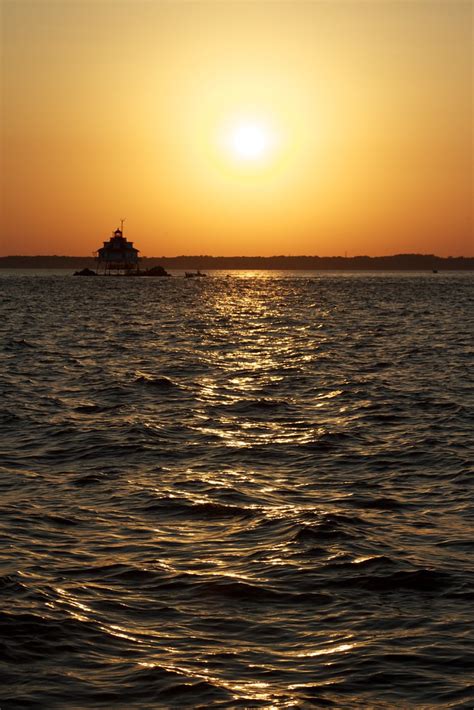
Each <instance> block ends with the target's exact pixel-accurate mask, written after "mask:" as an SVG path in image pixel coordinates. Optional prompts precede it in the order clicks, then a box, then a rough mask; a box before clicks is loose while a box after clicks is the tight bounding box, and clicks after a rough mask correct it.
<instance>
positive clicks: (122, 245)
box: [97, 220, 139, 274]
mask: <svg viewBox="0 0 474 710" xmlns="http://www.w3.org/2000/svg"><path fill="white" fill-rule="evenodd" d="M123 223H124V220H122V223H121V229H116V230H115V232H114V233H113V235H112V236H111V238H110V239H109V241H108V242H104V246H103V247H101V248H100V249H99V250H98V251H97V271H99V272H102V273H104V274H112V273H115V274H135V273H136V274H138V271H139V266H138V249H136V248H135V247H134V246H133V242H129V241H128V240H127V239H125V237H124V236H123Z"/></svg>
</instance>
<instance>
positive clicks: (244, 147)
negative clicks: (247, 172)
mask: <svg viewBox="0 0 474 710" xmlns="http://www.w3.org/2000/svg"><path fill="white" fill-rule="evenodd" d="M271 142H272V141H271V135H270V131H269V129H268V128H267V127H266V126H265V125H263V124H261V123H257V122H253V121H245V122H241V123H238V124H236V125H234V126H233V127H232V129H231V131H230V141H229V143H230V149H231V151H232V153H233V154H234V155H235V156H236V157H237V158H240V159H242V160H257V159H259V158H263V157H264V156H265V155H266V154H267V153H268V152H269V151H270V148H271Z"/></svg>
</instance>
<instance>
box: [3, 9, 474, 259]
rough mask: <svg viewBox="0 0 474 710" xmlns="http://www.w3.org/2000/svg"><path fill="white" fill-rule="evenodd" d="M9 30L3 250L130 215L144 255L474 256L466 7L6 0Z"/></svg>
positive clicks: (49, 250)
mask: <svg viewBox="0 0 474 710" xmlns="http://www.w3.org/2000/svg"><path fill="white" fill-rule="evenodd" d="M2 35H3V37H2V47H3V49H2V57H1V79H2V119H3V120H2V137H1V159H2V164H3V169H2V186H1V192H2V218H1V244H0V247H1V248H0V253H1V254H76V255H81V254H90V253H91V252H92V251H93V250H94V249H97V248H98V247H99V246H100V245H101V242H102V241H103V240H104V239H107V238H108V237H109V236H110V233H111V231H112V229H114V228H115V227H116V226H117V225H118V224H119V221H120V218H121V217H126V218H127V221H126V223H125V226H126V230H125V233H126V236H127V237H128V238H129V239H131V240H133V241H134V242H135V244H136V246H137V247H138V248H139V249H140V250H141V252H142V254H144V255H148V256H160V255H166V256H173V255H178V254H214V255H241V254H245V255H257V254H261V255H271V254H317V255H321V256H324V255H333V254H344V253H345V252H347V253H348V255H355V254H370V255H378V254H379V255H382V254H394V253H399V252H421V253H436V254H439V255H453V256H456V255H465V256H468V255H472V254H473V253H474V248H473V234H472V187H473V180H472V169H473V160H472V159H473V133H472V125H473V123H472V119H473V115H472V114H473V104H472V94H473V85H472V79H473V75H472V54H471V51H472V4H471V3H470V2H467V1H466V2H459V1H457V0H440V1H436V0H433V1H431V0H421V1H419V2H418V1H417V0H384V1H380V2H379V1H376V0H365V1H364V2H362V1H361V2H359V1H358V0H349V1H348V2H345V1H344V0H341V1H339V0H334V1H321V2H317V1H315V2H309V1H305V2H298V0H292V1H291V2H279V3H273V2H271V0H270V1H268V0H262V1H259V0H249V1H244V0H241V1H240V0H239V1H236V2H233V1H232V0H229V1H227V0H226V1H225V2H223V1H222V0H221V1H219V2H217V1H216V2H199V1H196V0H195V1H191V2H180V1H179V0H176V1H171V0H169V1H162V2H161V1H159V0H147V1H142V0H133V1H132V0H116V1H113V2H112V1H111V0H55V1H51V2H50V1H49V0H3V2H2ZM242 126H243V127H244V129H243V130H244V134H245V130H246V129H245V127H246V126H247V127H248V126H250V133H252V131H253V130H254V129H255V127H257V129H258V131H259V132H260V133H259V136H258V140H260V141H261V145H260V144H258V145H257V148H258V149H257V150H255V151H253V152H252V145H250V148H249V146H245V145H244V147H243V149H242V147H241V146H240V147H239V145H237V144H236V135H240V134H241V133H242ZM257 129H256V130H257ZM239 130H240V134H239ZM247 133H248V131H247ZM245 135H247V134H245ZM257 143H258V141H257ZM247 148H249V150H247ZM254 153H258V155H255V154H254Z"/></svg>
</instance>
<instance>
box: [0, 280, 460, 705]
mask: <svg viewBox="0 0 474 710" xmlns="http://www.w3.org/2000/svg"><path fill="white" fill-rule="evenodd" d="M472 283H473V278H472V275H470V274H456V273H452V274H449V275H445V274H437V275H432V274H337V275H336V274H314V273H313V274H288V273H286V274H285V273H284V272H281V273H266V274H252V273H247V274H245V273H243V274H242V273H241V274H234V275H233V276H232V277H226V275H225V274H221V275H218V276H215V277H214V278H208V279H194V280H193V279H184V278H182V277H181V278H178V277H175V278H172V279H114V278H109V279H106V278H97V279H87V278H72V277H71V276H70V275H62V276H59V275H43V276H40V275H31V273H30V274H15V273H9V274H3V276H1V277H0V285H1V291H2V304H3V305H2V310H3V317H2V320H1V321H0V330H1V337H2V346H1V351H0V352H1V365H2V368H1V373H2V391H3V396H2V399H1V404H0V408H1V431H2V442H3V443H2V451H1V460H2V468H1V475H0V491H1V498H0V507H1V516H0V535H1V539H2V546H1V548H0V549H1V561H2V564H1V567H0V573H1V578H0V599H1V611H0V624H1V640H2V653H1V656H0V658H1V662H0V673H1V675H2V678H3V682H2V688H1V690H0V697H1V698H2V701H1V703H0V705H1V707H2V710H5V709H6V708H15V710H16V709H17V708H20V709H21V708H47V709H48V710H49V709H50V708H51V709H52V708H68V709H69V708H71V709H82V708H124V709H125V708H140V709H142V708H188V707H191V708H214V707H216V708H311V707H317V708H325V707H330V708H344V709H346V708H347V709H351V708H434V707H440V708H470V707H472V706H473V705H474V688H473V685H472V684H471V680H470V671H472V667H473V665H474V664H473V661H474V653H473V647H472V645H469V632H470V625H469V624H470V622H472V604H473V596H474V595H473V591H472V590H473V588H472V581H473V577H474V575H473V565H472V556H471V555H470V553H471V552H472V545H473V539H472V527H471V526H472V508H470V504H471V500H472V499H471V493H472V490H471V489H472V478H471V477H470V473H471V472H472V469H471V468H470V460H471V459H470V451H469V434H470V430H469V424H470V421H469V418H468V411H469V407H470V406H471V407H472V390H471V389H470V382H469V370H468V365H469V357H470V355H472V348H471V333H472V330H471V326H470V317H471V316H472Z"/></svg>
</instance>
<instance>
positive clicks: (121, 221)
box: [120, 217, 126, 236]
mask: <svg viewBox="0 0 474 710" xmlns="http://www.w3.org/2000/svg"><path fill="white" fill-rule="evenodd" d="M125 219H126V218H125V217H123V218H122V219H121V220H120V231H121V232H122V236H123V223H124V222H125Z"/></svg>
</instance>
